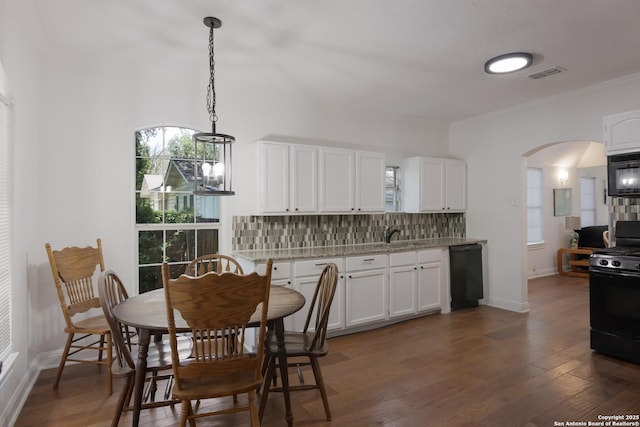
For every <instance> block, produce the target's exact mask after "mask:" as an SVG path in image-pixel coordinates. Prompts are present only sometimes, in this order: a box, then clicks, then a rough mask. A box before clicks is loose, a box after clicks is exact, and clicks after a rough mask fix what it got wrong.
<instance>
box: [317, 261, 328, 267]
mask: <svg viewBox="0 0 640 427" xmlns="http://www.w3.org/2000/svg"><path fill="white" fill-rule="evenodd" d="M323 265H327V263H326V262H319V263H316V267H322V266H323Z"/></svg>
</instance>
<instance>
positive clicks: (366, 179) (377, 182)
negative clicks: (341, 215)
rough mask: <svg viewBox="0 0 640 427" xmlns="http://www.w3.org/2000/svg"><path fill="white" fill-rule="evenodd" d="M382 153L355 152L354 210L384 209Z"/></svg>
mask: <svg viewBox="0 0 640 427" xmlns="http://www.w3.org/2000/svg"><path fill="white" fill-rule="evenodd" d="M384 177H385V172H384V155H383V154H382V153H368V152H360V151H358V152H356V210H357V211H358V212H383V211H384Z"/></svg>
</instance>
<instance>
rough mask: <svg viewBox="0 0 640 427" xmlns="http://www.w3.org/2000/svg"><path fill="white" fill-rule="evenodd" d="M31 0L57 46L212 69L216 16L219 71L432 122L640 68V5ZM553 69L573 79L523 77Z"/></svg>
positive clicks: (547, 0) (549, 0)
mask: <svg viewBox="0 0 640 427" xmlns="http://www.w3.org/2000/svg"><path fill="white" fill-rule="evenodd" d="M31 1H32V2H33V4H34V6H35V10H36V11H37V14H38V15H39V16H38V17H37V19H38V20H39V21H40V26H41V28H42V31H43V33H44V34H43V35H44V36H45V40H46V41H47V43H48V44H49V46H48V48H50V49H52V51H53V52H55V51H56V49H60V50H61V51H70V52H74V53H76V54H79V55H110V56H112V57H114V58H122V59H127V58H133V57H144V55H163V56H166V58H167V61H174V60H175V61H194V63H202V66H203V68H204V69H205V70H206V69H207V67H208V65H207V40H208V28H206V27H205V26H204V25H203V23H202V19H203V18H204V17H205V16H216V17H218V18H220V19H221V20H222V22H223V25H222V28H220V29H219V30H216V32H215V37H216V39H215V55H216V61H217V63H216V71H217V72H222V71H221V70H222V69H224V73H236V72H237V73H241V74H242V73H244V74H243V75H247V76H248V77H247V78H251V79H252V82H253V85H252V86H253V87H255V86H256V85H257V86H260V85H264V86H265V87H267V86H271V85H274V84H281V85H283V86H284V85H285V84H286V85H287V90H289V91H291V90H294V91H303V92H304V93H306V94H308V96H309V97H312V98H315V99H316V100H317V102H323V103H327V104H332V105H339V106H341V107H344V108H354V109H361V110H371V111H372V112H376V113H380V112H382V113H385V114H394V115H401V116H406V117H414V118H423V119H425V120H436V121H444V122H451V121H455V120H460V119H464V118H467V117H471V116H474V115H478V114H483V113H487V112H490V111H493V110H497V109H502V108H505V107H509V106H512V105H516V104H520V103H525V102H529V101H533V100H536V99H539V98H544V97H549V96H553V95H556V94H560V93H563V92H567V91H572V90H576V89H579V88H582V87H586V86H590V85H593V84H597V83H600V82H603V81H607V80H612V79H617V78H620V77H623V76H626V75H630V74H635V73H637V72H640V51H639V50H638V41H639V40H640V24H639V23H638V21H639V20H640V1H638V0H393V1H392V0H322V1H312V0H215V1H214V0H108V1H104V0H56V1H51V0H31ZM513 51H527V52H531V53H532V54H533V55H534V62H533V65H532V66H531V67H530V68H529V69H528V70H524V71H521V72H517V73H514V74H510V75H503V76H491V75H487V74H485V73H484V69H483V66H484V62H485V61H486V60H487V59H489V58H491V57H493V56H496V55H500V54H504V53H508V52H513ZM553 66H560V67H563V68H565V69H566V71H564V72H562V73H560V74H557V75H554V76H549V77H545V78H542V79H539V80H533V79H530V78H528V77H527V76H528V75H529V74H531V73H533V72H537V71H541V70H545V69H548V68H550V67H553ZM247 73H250V74H247ZM221 75H222V74H221ZM249 76H250V77H249ZM205 83H206V82H205ZM219 84H224V82H221V81H220V79H217V80H216V85H219ZM301 93H302V92H301ZM274 102H277V100H274Z"/></svg>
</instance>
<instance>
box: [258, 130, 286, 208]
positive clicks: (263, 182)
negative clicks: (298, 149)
mask: <svg viewBox="0 0 640 427" xmlns="http://www.w3.org/2000/svg"><path fill="white" fill-rule="evenodd" d="M259 161H260V175H259V176H260V210H261V211H262V212H264V213H284V212H289V191H290V189H289V145H288V144H280V143H271V142H262V143H260V160H259Z"/></svg>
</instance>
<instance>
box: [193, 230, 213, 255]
mask: <svg viewBox="0 0 640 427" xmlns="http://www.w3.org/2000/svg"><path fill="white" fill-rule="evenodd" d="M197 235H198V252H197V253H196V256H201V255H207V254H216V253H218V230H217V229H210V230H198V233H197Z"/></svg>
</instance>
